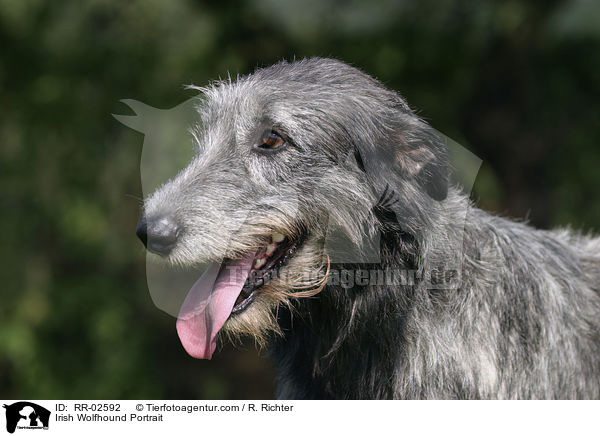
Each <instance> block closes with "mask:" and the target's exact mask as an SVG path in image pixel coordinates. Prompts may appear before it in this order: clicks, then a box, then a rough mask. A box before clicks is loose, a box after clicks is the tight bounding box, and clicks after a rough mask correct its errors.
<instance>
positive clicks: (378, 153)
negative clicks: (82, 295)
mask: <svg viewBox="0 0 600 436" xmlns="http://www.w3.org/2000/svg"><path fill="white" fill-rule="evenodd" d="M355 156H356V160H357V162H358V164H359V167H360V168H361V169H362V170H363V171H365V172H366V173H367V176H368V177H369V178H370V179H371V180H372V181H373V183H374V187H375V188H376V190H377V191H381V190H383V189H385V188H386V187H391V188H392V189H398V184H402V183H413V184H415V185H416V186H417V187H418V188H420V189H422V190H424V192H426V193H427V195H429V197H431V198H433V199H434V200H437V201H442V200H444V199H445V198H446V196H447V195H448V175H449V168H448V165H449V164H448V151H447V149H446V145H445V144H444V143H443V142H442V140H441V138H440V137H439V136H438V134H437V133H436V132H435V130H434V129H432V128H431V127H430V126H429V125H427V124H426V123H425V122H424V121H422V120H420V119H418V118H416V117H414V116H411V117H410V118H408V119H406V120H403V121H401V122H399V125H398V126H397V127H396V128H394V129H393V130H392V131H391V132H389V133H388V134H387V135H386V137H385V138H384V139H383V140H380V141H377V144H363V145H362V146H361V145H360V144H357V147H356V152H355Z"/></svg>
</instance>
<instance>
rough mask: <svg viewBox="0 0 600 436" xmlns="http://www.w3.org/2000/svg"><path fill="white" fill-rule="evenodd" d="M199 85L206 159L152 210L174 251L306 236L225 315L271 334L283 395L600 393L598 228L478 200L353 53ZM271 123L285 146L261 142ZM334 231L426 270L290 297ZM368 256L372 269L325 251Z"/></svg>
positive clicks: (384, 261) (155, 199)
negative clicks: (588, 229) (492, 207)
mask: <svg viewBox="0 0 600 436" xmlns="http://www.w3.org/2000/svg"><path fill="white" fill-rule="evenodd" d="M201 91H202V96H201V97H200V100H199V103H198V110H199V112H200V114H201V117H202V122H201V123H200V124H199V126H198V127H197V128H196V129H195V131H194V135H195V138H196V141H197V143H198V147H199V150H198V153H197V156H196V157H195V158H194V160H193V161H192V162H191V163H190V165H189V166H188V167H187V168H186V169H185V170H183V171H182V172H181V173H180V174H179V175H178V176H177V177H176V178H174V179H173V180H171V181H169V182H168V183H167V184H165V185H164V186H163V187H161V188H160V189H159V190H158V191H157V192H156V193H155V194H154V195H153V196H151V197H150V198H149V199H148V200H147V201H146V203H145V214H146V216H147V217H148V220H149V221H150V220H152V219H156V217H158V218H160V217H164V216H167V217H169V219H171V220H174V221H175V222H177V223H178V226H179V228H180V229H181V232H180V235H179V239H178V241H177V245H176V247H175V248H174V250H173V251H172V252H171V253H170V254H169V256H168V260H169V261H171V262H173V263H176V264H177V263H178V264H201V263H205V262H208V261H220V260H221V259H223V258H236V257H239V256H240V255H241V254H243V253H248V252H251V251H253V250H256V248H257V247H259V246H261V245H263V244H264V243H265V238H266V237H267V236H268V235H270V234H271V233H272V232H273V231H278V232H282V233H284V234H286V235H288V236H294V235H297V234H299V233H300V232H307V234H308V235H309V236H308V239H307V241H306V242H305V243H304V245H303V246H302V248H301V249H300V251H299V252H298V253H297V254H296V256H295V257H293V258H292V260H291V261H290V263H289V264H288V265H287V267H286V270H287V271H288V272H290V273H291V275H290V277H288V278H287V279H285V280H283V279H281V280H275V281H274V282H272V283H270V284H268V285H266V286H265V287H264V289H263V290H262V291H261V293H260V296H259V298H258V299H257V300H256V301H255V302H254V303H253V304H252V305H251V306H250V307H249V308H248V309H247V310H246V311H244V312H242V313H240V314H238V315H235V316H233V317H232V318H230V320H229V321H228V322H227V324H226V326H225V331H226V332H228V333H230V334H236V333H243V332H250V333H251V334H254V335H255V336H256V337H257V338H258V339H259V340H261V341H265V342H266V343H267V345H268V347H269V350H270V352H271V354H272V357H273V359H274V360H275V363H276V364H277V367H278V390H277V396H278V397H279V398H342V399H343V398H400V399H410V398H436V399H442V398H549V399H550V398H563V399H567V398H596V399H597V398H600V295H599V283H600V282H599V280H600V240H599V239H593V238H590V237H586V236H583V235H579V234H575V233H572V232H570V231H568V230H561V231H555V232H549V231H540V230H535V229H533V228H531V227H528V226H527V225H525V224H522V223H516V222H512V221H509V220H506V219H503V218H498V217H495V216H491V215H489V214H487V213H486V212H483V211H481V210H479V209H477V208H475V207H473V206H472V205H471V204H470V203H469V200H468V198H467V197H466V196H465V195H464V194H462V193H461V192H459V190H458V189H457V188H456V187H453V186H449V185H448V163H447V157H446V150H445V147H444V145H443V144H442V142H441V141H440V140H439V138H438V137H437V135H436V134H435V132H434V131H433V130H432V129H431V128H430V127H429V126H428V125H427V124H426V123H424V122H423V121H422V120H420V119H419V118H417V117H416V116H415V114H414V113H413V112H412V111H411V110H410V109H409V107H408V106H407V104H406V103H405V101H404V100H403V99H402V98H401V97H400V96H399V95H398V94H396V93H395V92H392V91H390V90H387V89H385V88H384V87H383V86H382V85H381V84H380V83H379V82H377V81H376V80H374V79H372V78H371V77H369V76H368V75H366V74H364V73H362V72H360V71H358V70H356V69H355V68H352V67H349V66H347V65H345V64H343V63H341V62H338V61H335V60H329V59H307V60H301V61H297V62H293V63H285V62H283V63H279V64H276V65H273V66H271V67H269V68H265V69H260V70H257V71H256V72H255V73H254V74H252V75H249V76H246V77H242V78H240V79H238V80H237V81H236V82H234V83H231V82H219V83H216V84H214V85H212V86H210V87H208V88H202V89H201ZM265 126H267V127H269V128H270V127H273V126H275V127H276V128H277V129H279V130H280V131H282V132H283V133H284V134H285V135H287V137H289V139H290V142H291V144H290V145H289V146H288V147H287V148H286V149H285V150H282V151H281V152H278V153H274V154H271V155H262V154H260V153H256V152H255V150H253V149H252V144H253V143H255V142H256V138H257V136H258V135H260V133H261V132H262V130H264V128H265ZM465 214H466V215H467V216H466V219H465ZM331 228H338V229H341V230H342V231H343V232H345V234H346V235H347V237H348V238H349V240H350V241H352V242H353V243H354V244H360V243H361V242H360V241H361V240H364V239H365V237H368V238H375V237H377V236H378V235H379V236H380V237H381V241H382V242H381V251H380V255H381V263H380V264H379V265H376V267H377V268H378V269H380V270H383V271H386V270H403V269H409V270H413V271H417V275H416V277H417V280H416V282H415V283H408V284H399V285H379V284H367V285H363V286H354V287H353V288H351V289H345V288H343V287H341V286H339V285H335V284H331V285H328V286H325V287H324V288H323V289H322V290H321V291H320V292H319V293H318V294H317V295H316V296H313V297H310V298H295V297H296V296H298V294H296V292H297V287H298V286H301V285H306V284H307V283H306V280H304V281H303V280H302V277H306V276H307V275H308V276H310V277H313V278H315V277H316V278H317V280H309V282H310V283H308V284H309V285H310V284H313V285H315V286H317V285H316V282H318V281H319V280H320V279H323V278H324V277H326V276H327V256H328V253H327V252H325V251H326V250H324V248H323V239H324V238H325V235H326V232H327V231H328V229H331ZM446 264H448V265H449V268H453V267H455V266H456V265H457V264H458V265H459V266H460V270H461V274H460V281H459V284H458V286H452V287H448V288H444V289H431V286H429V285H428V283H426V280H423V279H421V278H423V277H427V276H428V274H429V273H431V271H432V270H433V269H435V268H440V267H442V268H444V265H446ZM358 267H367V268H370V269H372V268H373V267H374V265H366V266H365V265H330V268H332V269H335V268H358ZM308 273H311V274H308Z"/></svg>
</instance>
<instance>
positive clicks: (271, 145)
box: [254, 129, 287, 151]
mask: <svg viewBox="0 0 600 436" xmlns="http://www.w3.org/2000/svg"><path fill="white" fill-rule="evenodd" d="M286 144H287V141H286V140H285V139H283V137H282V136H281V135H280V134H279V133H277V132H276V131H275V130H272V129H267V130H265V131H264V132H263V134H262V135H261V137H260V139H259V140H258V143H257V144H256V145H255V146H254V148H257V149H260V150H264V151H275V150H278V149H280V148H283V147H284V146H285V145H286Z"/></svg>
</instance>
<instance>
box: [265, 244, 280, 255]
mask: <svg viewBox="0 0 600 436" xmlns="http://www.w3.org/2000/svg"><path fill="white" fill-rule="evenodd" d="M276 248H277V245H275V244H269V245H267V251H266V255H267V256H270V255H271V254H273V253H274V252H275V249H276Z"/></svg>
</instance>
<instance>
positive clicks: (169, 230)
mask: <svg viewBox="0 0 600 436" xmlns="http://www.w3.org/2000/svg"><path fill="white" fill-rule="evenodd" d="M135 233H136V235H137V236H138V238H140V240H141V241H142V242H143V243H144V245H145V246H146V248H147V249H148V250H149V251H151V252H153V253H156V254H158V255H161V256H166V255H167V254H169V253H170V252H171V250H172V249H173V247H174V246H175V244H176V243H177V236H178V234H179V230H178V227H177V225H176V224H175V222H173V221H172V220H171V219H169V218H166V217H157V218H151V219H147V218H146V217H142V219H141V220H140V222H139V223H138V226H137V229H136V230H135Z"/></svg>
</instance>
